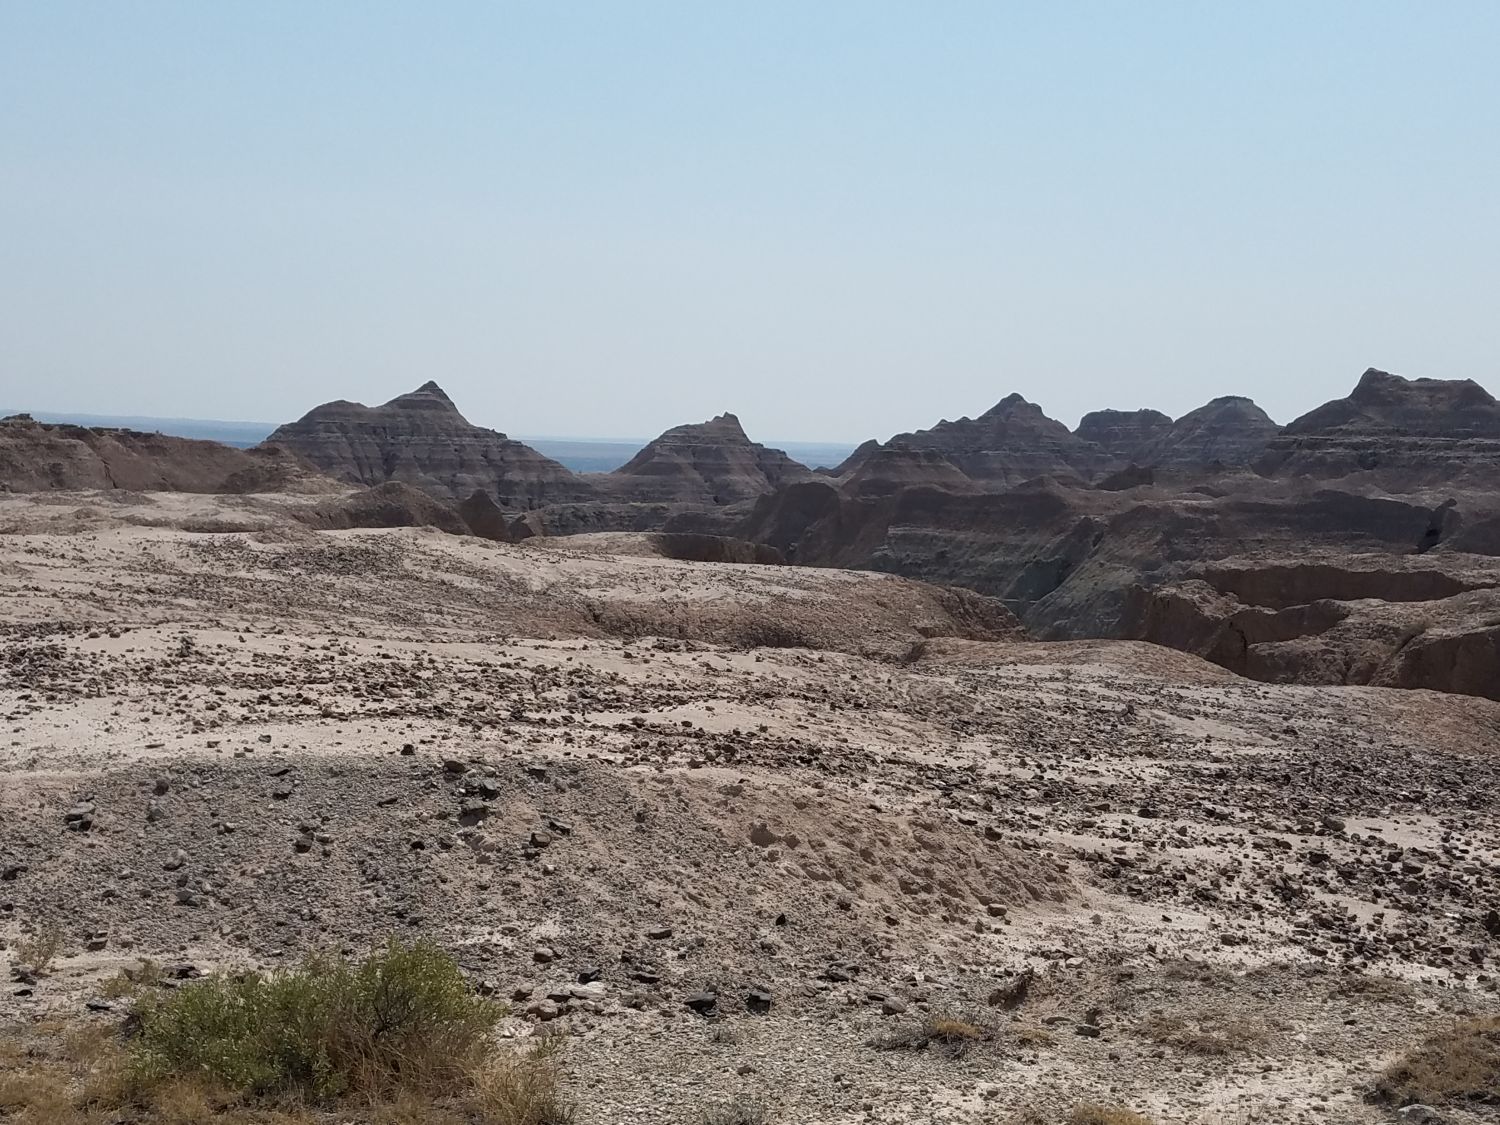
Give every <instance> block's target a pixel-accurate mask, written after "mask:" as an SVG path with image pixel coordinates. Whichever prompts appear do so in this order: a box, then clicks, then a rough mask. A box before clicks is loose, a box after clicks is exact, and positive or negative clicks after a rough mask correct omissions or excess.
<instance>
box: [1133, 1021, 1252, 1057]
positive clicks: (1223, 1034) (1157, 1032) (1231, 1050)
mask: <svg viewBox="0 0 1500 1125" xmlns="http://www.w3.org/2000/svg"><path fill="white" fill-rule="evenodd" d="M1140 1030H1141V1033H1142V1034H1143V1035H1145V1036H1146V1037H1147V1038H1149V1039H1154V1040H1155V1041H1156V1042H1158V1043H1162V1044H1164V1045H1166V1046H1169V1047H1176V1048H1177V1049H1178V1050H1180V1051H1186V1052H1188V1053H1189V1054H1192V1055H1203V1056H1206V1057H1215V1058H1217V1057H1223V1056H1225V1055H1232V1054H1236V1053H1238V1052H1240V1051H1258V1050H1260V1049H1261V1048H1262V1047H1264V1046H1265V1045H1266V1042H1267V1040H1268V1039H1269V1035H1268V1033H1267V1031H1266V1028H1265V1025H1264V1024H1262V1023H1260V1022H1259V1021H1257V1020H1252V1019H1246V1018H1243V1017H1231V1018H1222V1017H1220V1016H1217V1015H1215V1014H1213V1013H1208V1012H1200V1013H1199V1014H1197V1015H1196V1016H1193V1017H1191V1018H1189V1017H1184V1016H1175V1015H1166V1014H1157V1015H1154V1016H1150V1017H1148V1018H1147V1019H1146V1020H1145V1022H1143V1023H1142V1024H1141V1028H1140Z"/></svg>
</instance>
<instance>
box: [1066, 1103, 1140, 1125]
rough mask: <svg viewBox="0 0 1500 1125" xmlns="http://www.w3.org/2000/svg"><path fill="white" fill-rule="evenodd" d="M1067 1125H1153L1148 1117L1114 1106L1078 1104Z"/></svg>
mask: <svg viewBox="0 0 1500 1125" xmlns="http://www.w3.org/2000/svg"><path fill="white" fill-rule="evenodd" d="M1068 1125H1153V1123H1152V1121H1151V1119H1150V1118H1149V1117H1143V1116H1141V1115H1140V1114H1139V1113H1136V1112H1135V1111H1134V1110H1129V1109H1123V1108H1121V1107H1120V1106H1115V1105H1098V1104H1096V1103H1094V1102H1079V1103H1078V1104H1077V1105H1075V1106H1074V1107H1073V1112H1072V1113H1071V1114H1070V1115H1069V1116H1068Z"/></svg>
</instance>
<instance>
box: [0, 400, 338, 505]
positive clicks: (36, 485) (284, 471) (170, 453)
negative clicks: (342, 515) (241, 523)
mask: <svg viewBox="0 0 1500 1125" xmlns="http://www.w3.org/2000/svg"><path fill="white" fill-rule="evenodd" d="M337 487H338V486H337V484H336V483H335V482H334V481H332V480H330V479H328V478H327V477H325V476H323V475H322V474H321V473H319V472H318V471H316V470H315V469H314V468H313V467H312V466H311V465H309V464H307V463H306V462H304V461H303V460H302V459H300V458H299V457H297V456H295V455H294V454H293V453H291V452H289V451H287V450H286V449H283V448H280V447H278V446H275V445H265V446H261V447H259V448H256V449H236V448H234V447H233V446H228V445H220V444H219V443H218V442H216V441H200V440H197V439H194V438H180V437H170V436H168V435H166V434H154V433H153V434H148V433H141V432H140V431H137V430H124V429H106V428H96V427H89V426H71V425H59V424H48V423H41V422H34V421H32V420H31V418H30V417H29V416H27V415H24V414H22V415H16V416H15V417H11V418H5V419H0V491H4V492H48V491H59V490H69V491H71V490H81V489H127V490H130V491H135V492H146V491H166V492H202V493H214V492H220V493H240V494H245V493H252V492H329V491H333V490H336V489H337Z"/></svg>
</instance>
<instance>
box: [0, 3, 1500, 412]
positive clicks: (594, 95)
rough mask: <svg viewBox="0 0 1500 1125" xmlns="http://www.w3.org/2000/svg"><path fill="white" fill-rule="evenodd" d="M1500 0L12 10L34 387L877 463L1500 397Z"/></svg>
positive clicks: (167, 407)
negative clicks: (420, 409) (978, 429)
mask: <svg viewBox="0 0 1500 1125" xmlns="http://www.w3.org/2000/svg"><path fill="white" fill-rule="evenodd" d="M1497 58H1500V4H1496V3H1494V0H1482V2H1475V3H1465V2H1461V0H1442V2H1438V3H1432V4H1418V3H1415V2H1407V3H1383V2H1380V0H1358V2H1351V3H1343V2H1338V0H1319V2H1317V3H1307V2H1306V0H1298V2H1296V3H1279V2H1273V0H1266V2H1257V3H1255V4H1203V3H1197V2H1194V3H1172V2H1167V0H1151V2H1144V3H1137V2H1128V3H1127V2H1123V0H1121V2H1115V3H1089V2H1084V0H1078V2H1064V3H1036V2H1028V3H1002V2H999V0H989V2H974V3H966V2H958V0H952V2H947V0H930V2H921V3H918V2H916V0H911V2H908V3H884V2H881V0H857V2H855V0H816V2H808V0H791V2H783V0H746V2H743V3H741V2H737V0H712V2H707V3H705V2H704V0H687V2H682V3H657V2H652V0H631V2H630V3H625V2H623V0H614V2H608V3H591V2H588V0H567V2H561V3H560V2H557V0H537V2H527V3H507V2H504V0H488V2H485V3H459V2H420V3H418V2H413V3H409V4H391V3H380V2H378V0H347V2H341V3H333V2H318V0H295V2H279V0H256V2H255V3H202V2H201V0H192V2H181V3H164V2H155V0H131V2H130V3H119V2H116V0H108V2H101V3H76V2H72V0H35V2H32V0H0V402H4V403H6V404H7V405H13V406H17V407H20V408H23V409H24V408H27V407H30V408H33V409H37V410H54V411H64V410H71V411H87V412H91V413H97V414H135V415H159V416H176V417H200V418H224V419H248V420H256V421H271V422H276V421H282V420H286V419H289V418H294V417H297V416H300V415H301V414H302V413H304V412H305V411H306V410H308V409H310V408H311V407H312V406H314V405H316V404H317V403H319V402H322V401H326V400H329V399H335V398H348V399H355V400H358V401H363V402H370V403H374V402H380V401H384V400H386V399H388V398H391V397H393V396H394V395H397V394H399V393H402V392H404V391H407V390H410V389H412V388H414V387H416V386H418V385H419V384H421V383H423V382H425V381H426V380H428V379H436V380H437V381H438V382H439V383H440V384H441V385H442V386H443V387H444V388H445V389H446V390H447V391H448V393H449V394H450V396H451V397H452V398H453V399H454V400H455V402H456V403H457V404H458V406H459V407H460V409H462V410H463V411H464V413H465V414H466V415H467V416H468V417H469V418H470V419H471V420H472V421H475V422H478V423H481V424H483V425H488V426H493V427H495V428H497V429H501V430H506V431H508V432H512V433H529V434H571V435H588V436H595V437H612V436H649V435H652V434H655V433H657V432H659V431H661V430H663V429H665V428H667V427H668V426H671V425H676V424H679V423H682V422H687V421H700V420H703V419H705V418H708V417H710V416H712V415H715V414H718V413H720V412H722V411H726V410H729V411H733V412H735V413H737V414H738V415H739V416H740V419H741V421H742V422H743V423H744V425H745V427H746V429H747V430H748V431H749V432H750V434H751V436H752V437H757V438H771V437H775V438H782V439H786V440H805V441H818V440H827V441H840V440H847V441H851V442H853V441H859V440H862V439H864V438H867V437H878V438H885V437H889V436H890V435H891V434H893V433H896V432H899V431H903V430H909V429H913V428H917V427H924V426H928V425H931V424H932V423H934V422H936V421H937V420H938V419H940V418H957V417H960V416H964V415H970V416H972V415H977V414H979V413H981V412H983V411H984V410H986V409H988V408H989V407H990V406H991V405H993V404H994V403H995V402H997V401H998V400H999V399H1001V398H1003V397H1004V396H1005V395H1007V394H1009V393H1011V392H1013V391H1014V392H1019V393H1021V394H1023V395H1025V396H1026V397H1027V398H1029V399H1031V400H1033V401H1035V402H1037V403H1039V404H1040V405H1041V406H1042V407H1043V408H1044V409H1045V410H1046V411H1047V412H1048V413H1049V414H1051V415H1052V416H1054V417H1057V418H1060V419H1061V420H1063V421H1064V422H1067V423H1068V424H1069V425H1073V424H1075V423H1076V422H1077V420H1078V418H1079V416H1080V415H1081V414H1082V413H1084V412H1085V411H1087V410H1091V409H1096V408H1100V407H1115V408H1120V409H1132V408H1136V407H1143V406H1150V407H1154V408H1157V409H1160V410H1164V411H1166V412H1167V413H1169V414H1173V415H1174V416H1175V415H1180V414H1182V413H1185V412H1186V411H1187V410H1190V409H1192V408H1193V407H1195V406H1198V405H1201V404H1202V403H1203V402H1205V401H1207V400H1208V399H1209V398H1212V397H1214V396H1216V395H1220V394H1231V393H1233V394H1246V395H1250V396H1251V397H1253V398H1254V399H1256V401H1257V402H1259V403H1260V404H1261V405H1262V406H1263V407H1264V408H1265V409H1266V410H1267V411H1269V412H1270V414H1271V415H1272V416H1273V417H1274V418H1276V419H1277V420H1279V421H1283V422H1284V421H1288V420H1290V419H1291V418H1292V417H1295V416H1296V415H1298V414H1300V413H1302V412H1304V411H1306V410H1308V409H1311V408H1312V407H1313V406H1315V405H1317V404H1318V403H1320V402H1323V401H1325V400H1327V399H1330V398H1335V397H1339V396H1342V395H1344V394H1347V393H1348V391H1349V390H1350V389H1351V388H1352V387H1353V385H1354V383H1355V382H1356V380H1357V379H1358V377H1359V374H1360V373H1361V372H1362V371H1363V370H1364V369H1365V368H1366V367H1370V366H1374V367H1380V368H1383V369H1386V370H1391V371H1396V372H1398V373H1401V374H1405V375H1408V376H1429V377H1436V378H1473V379H1476V380H1478V381H1479V382H1481V383H1483V384H1485V385H1486V386H1487V387H1489V389H1490V390H1492V391H1500V308H1497V306H1500V66H1497V65H1496V59H1497Z"/></svg>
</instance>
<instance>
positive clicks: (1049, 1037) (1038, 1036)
mask: <svg viewBox="0 0 1500 1125" xmlns="http://www.w3.org/2000/svg"><path fill="white" fill-rule="evenodd" d="M1011 1037H1012V1038H1013V1039H1015V1041H1016V1042H1017V1043H1019V1044H1020V1045H1021V1046H1023V1047H1051V1046H1054V1045H1056V1043H1057V1036H1055V1035H1053V1034H1052V1032H1050V1031H1048V1030H1047V1029H1046V1028H1045V1027H1036V1026H1033V1025H1031V1024H1022V1025H1021V1026H1019V1027H1017V1028H1015V1029H1013V1030H1012V1031H1011Z"/></svg>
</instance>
